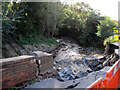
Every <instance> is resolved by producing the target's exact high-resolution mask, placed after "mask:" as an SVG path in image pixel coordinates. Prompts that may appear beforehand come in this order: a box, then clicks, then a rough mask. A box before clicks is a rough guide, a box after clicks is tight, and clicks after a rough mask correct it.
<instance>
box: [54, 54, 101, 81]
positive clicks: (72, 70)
mask: <svg viewBox="0 0 120 90" xmlns="http://www.w3.org/2000/svg"><path fill="white" fill-rule="evenodd" d="M100 61H101V60H99V59H98V58H96V57H94V56H84V57H83V58H82V59H81V60H75V61H71V60H68V59H63V60H61V61H59V60H56V61H55V62H54V69H56V70H57V72H58V79H59V80H61V81H65V80H73V79H76V78H81V77H84V76H87V75H88V74H89V73H90V72H92V71H95V70H98V67H99V68H100V69H101V68H102V64H101V62H100Z"/></svg>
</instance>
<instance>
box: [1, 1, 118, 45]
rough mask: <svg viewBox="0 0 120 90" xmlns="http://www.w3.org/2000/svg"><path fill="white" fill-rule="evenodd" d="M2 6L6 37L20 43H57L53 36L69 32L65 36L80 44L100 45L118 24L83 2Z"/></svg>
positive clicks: (7, 4)
mask: <svg viewBox="0 0 120 90" xmlns="http://www.w3.org/2000/svg"><path fill="white" fill-rule="evenodd" d="M2 9H3V10H2V15H3V19H2V21H3V40H7V39H8V38H7V37H8V36H9V37H12V38H13V39H14V40H15V41H16V42H18V43H20V44H38V43H45V44H48V45H51V44H52V43H53V44H57V42H56V40H55V39H53V37H54V36H57V35H61V34H60V31H61V32H62V31H67V33H64V32H62V35H63V36H69V37H72V38H73V39H75V40H76V41H78V42H79V44H80V45H84V46H85V45H89V46H90V45H93V44H96V45H97V44H99V43H98V41H100V42H102V41H103V39H105V38H106V37H108V36H110V35H112V28H113V27H115V26H116V24H114V22H113V21H111V20H110V18H108V17H105V19H101V17H100V14H99V12H98V11H96V10H94V9H92V8H91V7H90V6H89V5H88V4H85V3H84V2H81V3H76V4H73V5H66V4H65V5H64V4H61V3H60V2H49V3H48V2H45V3H42V2H35V3H31V2H27V3H25V2H21V3H20V4H16V3H13V4H10V3H7V2H4V3H3V4H2ZM4 38H5V39H4ZM8 41H9V40H8ZM97 46H98V45H97Z"/></svg>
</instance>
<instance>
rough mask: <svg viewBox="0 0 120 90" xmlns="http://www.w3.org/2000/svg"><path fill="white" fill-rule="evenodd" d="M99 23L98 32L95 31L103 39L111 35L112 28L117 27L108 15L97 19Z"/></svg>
mask: <svg viewBox="0 0 120 90" xmlns="http://www.w3.org/2000/svg"><path fill="white" fill-rule="evenodd" d="M99 22H100V24H99V25H98V26H97V30H98V32H97V33H96V34H97V36H99V37H100V38H101V39H103V40H104V39H105V38H107V37H109V36H111V35H113V28H114V27H117V24H116V23H114V22H113V20H111V19H110V17H105V19H104V20H100V21H99Z"/></svg>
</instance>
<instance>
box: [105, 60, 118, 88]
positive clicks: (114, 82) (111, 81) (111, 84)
mask: <svg viewBox="0 0 120 90" xmlns="http://www.w3.org/2000/svg"><path fill="white" fill-rule="evenodd" d="M119 85H120V60H119V61H117V62H116V63H115V64H114V65H113V66H112V67H111V68H110V69H109V70H108V71H107V73H106V78H105V79H104V86H105V88H118V86H119Z"/></svg>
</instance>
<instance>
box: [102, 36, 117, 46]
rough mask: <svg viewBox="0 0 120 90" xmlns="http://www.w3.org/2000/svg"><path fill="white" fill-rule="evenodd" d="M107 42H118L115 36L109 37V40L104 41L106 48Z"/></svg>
mask: <svg viewBox="0 0 120 90" xmlns="http://www.w3.org/2000/svg"><path fill="white" fill-rule="evenodd" d="M107 42H109V43H114V42H116V41H115V40H114V36H109V37H108V38H106V39H105V40H104V43H103V44H104V46H105V45H106V43H107Z"/></svg>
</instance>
